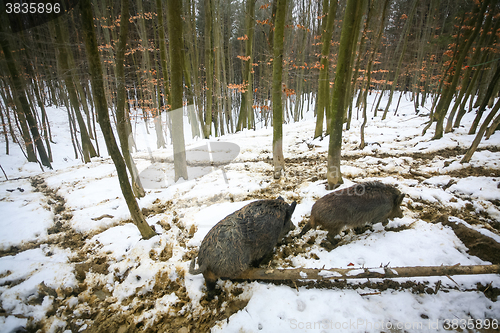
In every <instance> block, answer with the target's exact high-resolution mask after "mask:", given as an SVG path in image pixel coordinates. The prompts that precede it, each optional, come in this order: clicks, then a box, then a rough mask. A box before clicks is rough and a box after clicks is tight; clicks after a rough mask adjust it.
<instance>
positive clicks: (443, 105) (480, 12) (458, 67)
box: [433, 0, 489, 139]
mask: <svg viewBox="0 0 500 333" xmlns="http://www.w3.org/2000/svg"><path fill="white" fill-rule="evenodd" d="M488 4H489V0H483V2H482V5H481V7H480V9H478V8H477V7H476V10H475V12H474V14H475V15H474V18H473V19H472V20H471V23H470V26H471V27H472V26H473V27H474V30H473V31H472V33H467V42H465V41H464V42H463V43H461V45H460V46H459V48H458V51H457V53H456V63H455V65H454V71H452V72H454V74H451V73H452V72H450V74H449V78H448V82H449V83H450V84H449V85H445V88H444V89H443V92H442V93H441V98H440V100H439V103H438V104H437V107H436V112H435V116H434V117H435V120H436V132H435V133H434V137H433V139H439V138H441V137H443V123H444V118H445V116H446V113H447V112H448V108H449V106H450V103H451V100H452V99H453V94H454V93H455V91H456V87H457V85H458V82H459V80H460V74H461V73H462V64H463V62H464V60H465V57H466V56H467V54H468V52H469V49H470V47H471V46H472V43H473V42H474V40H475V39H476V37H477V35H478V34H479V31H480V29H481V25H482V22H483V18H484V17H483V16H484V13H485V11H486V8H487V7H488ZM453 60H455V57H454V59H453ZM450 70H451V69H450Z"/></svg>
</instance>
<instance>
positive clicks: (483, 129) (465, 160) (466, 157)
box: [460, 67, 500, 163]
mask: <svg viewBox="0 0 500 333" xmlns="http://www.w3.org/2000/svg"><path fill="white" fill-rule="evenodd" d="M499 68H500V67H499ZM482 107H483V105H481V108H482ZM498 109H500V99H498V101H497V103H496V104H495V106H494V107H493V109H492V110H491V111H490V113H489V114H488V116H487V117H486V119H485V120H484V122H483V124H482V125H481V128H480V129H479V132H477V134H476V137H475V138H474V141H473V142H472V145H471V146H470V148H469V149H468V150H467V152H466V153H465V155H464V157H463V158H462V160H461V161H460V163H468V162H469V161H470V159H471V158H472V154H474V152H475V151H476V149H477V146H479V142H481V139H482V138H483V135H484V133H485V132H486V128H487V127H488V125H489V124H490V122H491V120H492V119H493V117H494V116H495V114H496V113H497V112H498Z"/></svg>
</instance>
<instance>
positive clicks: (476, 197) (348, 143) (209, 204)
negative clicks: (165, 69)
mask: <svg viewBox="0 0 500 333" xmlns="http://www.w3.org/2000/svg"><path fill="white" fill-rule="evenodd" d="M374 97H375V96H374V95H372V96H370V98H374ZM312 105H313V104H312ZM47 112H48V115H49V119H50V120H51V126H52V133H53V136H54V141H55V142H56V143H55V144H53V145H52V151H53V154H54V162H53V167H54V169H53V170H43V171H42V170H41V169H40V166H39V165H38V164H35V163H27V162H26V161H25V159H24V157H23V156H22V153H21V152H20V151H18V150H16V147H12V145H11V155H8V156H7V155H5V154H4V151H3V150H2V152H1V155H0V156H1V159H2V162H1V164H2V167H3V169H4V170H5V172H6V173H7V175H8V177H9V179H10V180H5V177H4V176H3V175H2V176H1V178H0V180H1V181H0V211H1V212H2V215H3V218H2V219H1V220H0V228H1V229H0V230H1V231H0V250H2V251H9V250H12V253H11V252H5V254H4V255H3V256H2V257H0V302H1V304H2V309H3V310H4V311H5V312H6V316H0V331H2V332H13V331H15V329H16V328H18V327H24V326H26V325H27V323H28V321H29V320H34V321H35V322H44V320H45V322H44V324H43V325H45V326H44V327H45V329H46V330H47V331H54V332H55V331H64V330H69V329H70V324H69V323H70V320H72V319H71V318H70V316H69V315H68V311H69V312H71V313H72V316H76V317H73V319H74V318H77V317H78V316H81V318H78V319H76V320H73V321H72V325H77V326H78V327H79V330H80V331H82V330H85V329H86V328H88V327H90V326H91V325H92V324H93V322H92V320H91V319H88V317H86V316H85V315H84V314H86V313H89V311H92V309H91V305H90V304H91V302H92V297H94V298H95V297H98V298H100V299H102V301H103V303H107V304H110V305H109V309H108V310H107V311H116V312H119V311H123V312H124V311H130V310H131V309H134V308H137V307H139V306H140V303H141V302H143V298H141V297H143V296H145V297H151V296H150V295H152V294H153V295H154V292H155V290H156V289H155V288H160V289H161V288H166V287H165V286H164V285H163V284H162V283H166V284H168V283H177V284H179V285H180V286H181V287H183V288H185V293H186V295H187V297H188V298H189V300H190V301H189V302H187V303H186V302H184V300H183V299H181V298H180V297H179V292H178V291H177V292H173V291H165V292H164V293H163V294H161V295H160V296H158V297H157V298H155V299H153V300H152V302H153V303H154V305H153V306H151V307H148V308H144V309H143V310H142V311H141V312H138V313H137V314H136V316H135V317H134V318H132V319H130V320H131V321H134V322H135V323H137V322H144V323H145V327H151V326H154V325H155V323H156V322H157V321H158V320H160V319H161V318H163V316H165V315H166V314H170V315H178V314H183V313H185V314H187V313H192V314H193V315H200V314H204V313H210V311H215V310H214V309H211V308H210V307H208V308H207V307H204V306H203V305H202V298H203V297H204V295H205V285H204V279H203V276H202V275H191V274H189V273H187V270H188V267H189V262H190V260H189V259H186V255H187V254H188V253H189V252H192V251H194V252H196V251H197V250H198V248H199V246H200V244H201V242H202V240H203V238H204V236H205V235H206V234H207V233H208V231H209V230H210V229H211V228H212V227H213V226H214V225H215V224H216V223H217V222H218V221H220V220H221V219H222V218H224V217H225V216H227V215H229V214H231V213H233V212H234V211H236V210H238V209H240V208H241V207H243V206H245V205H247V204H248V203H250V202H252V201H253V200H255V198H256V197H247V196H249V195H251V194H255V193H257V194H258V193H264V192H266V191H268V192H269V193H270V196H271V197H277V196H278V195H281V196H282V197H283V198H284V199H285V200H286V201H287V202H291V201H293V200H298V199H299V198H300V199H299V200H298V201H299V202H298V204H297V207H296V209H295V212H294V215H293V217H292V222H293V223H294V225H295V226H298V225H299V223H301V222H303V221H308V218H309V215H310V212H311V207H312V205H313V204H314V202H315V201H316V200H317V199H318V198H320V197H322V196H324V195H325V194H327V193H330V191H328V190H326V188H325V179H324V178H322V175H324V173H325V172H326V165H324V163H321V162H319V161H318V162H317V163H315V164H311V165H308V166H307V167H305V168H302V169H300V168H295V169H294V168H292V167H290V168H288V167H287V169H286V170H285V175H284V177H283V178H282V179H281V180H278V181H275V180H273V179H272V170H273V168H272V165H271V164H270V163H268V161H267V159H272V148H271V147H272V145H271V144H272V128H271V127H267V128H266V127H262V128H259V129H257V130H243V131H241V132H239V133H236V134H231V135H225V136H222V137H217V138H211V139H210V140H200V139H199V138H192V136H191V134H190V133H191V126H190V125H189V124H188V123H187V121H186V120H185V122H184V126H185V127H184V128H185V130H186V152H187V157H188V161H189V162H190V163H191V164H190V166H189V168H188V173H189V179H187V180H183V179H181V180H179V181H177V182H174V180H173V178H174V174H173V163H172V156H173V150H172V147H171V146H170V145H169V146H167V147H166V148H159V149H157V148H154V147H156V138H155V135H154V131H153V130H151V131H150V134H148V133H147V132H146V130H145V125H144V123H142V122H138V123H137V124H134V125H133V127H135V128H136V132H135V135H134V136H135V139H136V140H137V146H138V149H139V150H138V151H137V152H135V153H134V159H135V161H136V163H137V167H138V169H139V172H140V176H141V179H142V181H143V185H144V187H145V189H146V192H147V193H146V197H144V198H141V199H140V200H138V202H139V205H140V207H141V208H148V207H152V206H154V205H155V204H156V203H157V202H160V203H170V204H169V205H167V208H166V209H165V210H164V211H163V212H161V213H160V214H156V215H155V214H153V215H150V216H147V218H146V220H147V222H148V223H149V224H150V225H152V226H154V228H155V230H156V231H157V232H158V235H157V236H155V237H153V238H151V239H149V240H143V239H141V236H140V233H139V231H138V229H137V228H136V227H135V226H134V225H133V224H132V223H127V222H126V220H127V219H130V215H129V212H128V209H127V205H126V204H125V201H124V200H123V197H122V194H121V191H120V187H119V183H118V179H117V175H116V171H115V169H114V165H113V163H112V161H111V159H110V158H109V157H108V156H107V155H106V151H105V145H104V141H103V139H102V136H101V135H100V132H99V131H98V140H99V147H100V149H101V155H102V156H103V157H98V158H94V159H93V160H92V163H88V164H83V163H82V162H81V161H80V160H77V159H74V153H73V148H72V146H71V143H70V142H71V141H70V138H69V133H68V130H67V127H68V125H67V120H66V119H67V118H66V117H67V116H66V110H64V109H63V108H55V107H47ZM486 114H487V113H486V112H485V116H486ZM474 116H475V115H474V114H473V113H468V114H466V115H465V116H464V118H463V125H464V126H463V127H460V128H458V129H456V131H454V132H452V133H446V134H445V135H444V137H443V138H442V139H440V140H431V139H432V128H430V129H429V130H428V131H427V133H426V134H425V135H424V136H421V132H422V129H423V128H424V126H425V122H426V120H427V118H426V117H422V116H421V115H420V116H416V115H415V114H414V112H413V103H412V102H411V101H408V100H406V98H405V97H403V98H402V99H401V106H400V110H399V111H398V115H397V116H394V115H392V114H391V115H390V116H389V117H388V119H387V120H385V121H382V120H381V119H380V117H376V118H374V119H369V121H368V124H367V127H366V133H365V135H366V140H367V146H366V147H365V148H364V149H363V150H359V149H358V148H357V147H358V145H359V126H360V123H361V120H357V119H355V116H354V119H353V122H352V128H351V129H350V130H349V131H345V132H344V133H343V137H344V144H343V156H345V157H346V159H343V161H342V169H341V171H342V174H343V176H344V184H343V185H342V188H344V187H349V186H351V185H353V184H355V183H357V182H360V181H369V180H379V181H382V182H384V183H387V184H393V185H396V186H398V188H399V189H400V190H401V191H402V192H403V193H405V194H406V197H405V199H404V201H403V205H402V209H403V212H404V215H405V216H404V217H403V218H395V219H393V220H391V221H390V222H389V224H388V225H387V226H385V227H384V226H383V225H382V223H376V224H375V225H374V226H373V228H372V230H368V231H365V232H364V233H362V234H358V235H356V234H354V233H352V232H345V233H344V234H343V235H342V237H339V239H341V243H340V245H339V246H338V247H336V248H334V249H333V250H328V249H326V248H325V247H324V246H323V245H322V242H323V241H325V237H326V232H325V231H322V230H312V231H309V232H308V233H307V234H306V235H305V236H304V237H303V238H302V239H299V238H295V239H294V240H293V241H294V242H296V244H297V245H298V246H304V245H305V244H306V242H307V241H308V240H310V237H311V236H312V235H315V236H316V238H315V239H314V240H313V244H312V245H310V246H309V247H307V251H305V252H302V253H297V254H294V255H292V256H289V257H287V258H286V260H276V261H274V262H273V263H274V265H275V266H276V267H279V268H290V267H296V268H317V269H325V270H326V269H329V268H347V267H351V266H353V267H354V268H358V269H357V270H355V271H352V272H351V273H350V274H354V275H355V274H356V272H361V271H363V270H364V269H365V268H372V271H378V270H380V267H384V266H388V267H404V266H440V265H456V264H461V265H481V264H489V262H487V261H483V260H481V259H480V258H478V257H476V256H474V255H471V254H469V253H468V249H467V247H466V245H465V244H464V243H462V241H461V240H460V239H459V238H458V237H457V236H456V235H455V233H454V232H453V230H452V229H451V228H450V227H449V226H445V225H443V224H442V223H429V222H428V221H426V220H423V219H421V218H420V217H419V215H418V212H417V211H416V210H415V209H417V208H419V209H425V208H426V207H427V206H432V207H438V208H439V207H441V208H443V209H448V210H451V211H453V209H455V210H458V211H460V210H462V209H465V208H466V207H469V208H470V207H472V212H471V214H475V216H477V217H478V219H482V221H483V222H484V223H483V224H470V223H467V222H466V221H464V220H463V219H461V218H460V217H459V216H449V218H448V220H449V221H450V222H455V223H462V224H464V225H466V226H467V227H469V228H471V229H474V230H477V231H479V232H480V233H482V234H483V235H486V236H488V237H490V238H492V239H494V240H496V241H497V242H500V235H499V233H498V230H495V229H493V228H491V227H487V226H486V224H487V222H488V221H489V222H498V221H499V220H500V210H499V207H498V200H500V190H499V188H498V184H499V182H500V179H498V178H497V177H494V176H491V177H490V176H487V175H481V176H478V175H470V176H463V177H458V176H456V175H455V174H454V173H452V172H457V171H460V170H462V171H463V172H466V171H464V170H467V168H469V167H474V168H485V169H488V168H489V169H498V166H499V163H500V153H499V152H496V151H491V150H488V149H487V148H488V147H498V146H499V145H500V133H498V131H497V132H496V133H494V134H493V135H492V136H491V137H490V139H489V140H483V141H482V142H481V144H480V145H479V149H480V150H479V151H477V152H476V153H475V154H474V155H473V157H472V159H471V161H470V163H466V164H461V163H460V158H461V157H462V156H461V155H457V156H452V157H447V158H443V157H441V156H439V153H438V151H439V150H441V149H449V148H457V147H460V148H467V147H468V146H469V145H470V144H471V143H472V140H473V139H474V136H473V135H468V134H467V130H468V125H469V124H470V123H471V122H472V120H473V119H474ZM150 125H151V126H152V124H150ZM314 128H315V118H314V115H313V113H312V108H311V111H310V112H308V113H306V114H305V120H302V121H300V122H298V123H288V124H285V125H284V155H285V158H290V159H292V158H295V157H300V158H304V159H305V160H307V159H308V158H310V159H311V160H314V159H315V158H316V157H318V156H324V155H325V154H326V152H327V150H328V137H326V138H316V139H312V136H313V133H314ZM167 142H170V139H169V138H167ZM414 153H419V154H428V155H427V159H425V160H417V159H416V158H415V157H412V154H414ZM434 153H435V154H436V155H435V156H432V154H434ZM349 157H353V158H354V157H356V158H355V159H349ZM210 162H216V166H215V167H212V166H210V164H209V163H210ZM410 169H411V170H418V171H419V172H420V173H423V174H428V175H429V177H426V178H422V179H420V178H415V177H405V176H406V175H409V173H410ZM309 174H310V175H311V176H307V177H305V176H304V175H309ZM33 176H41V177H42V178H43V179H44V180H45V183H46V185H47V186H48V187H49V188H51V189H54V190H55V191H57V194H58V195H60V196H62V197H63V198H64V199H65V208H66V211H68V212H71V214H72V218H71V219H69V220H67V221H65V222H63V224H64V225H65V226H66V227H68V228H69V229H71V230H73V231H74V232H75V233H77V235H81V237H80V236H78V237H80V238H81V244H82V245H81V246H80V248H75V247H72V246H70V245H68V246H66V247H65V246H63V245H61V244H62V242H63V240H64V239H62V238H57V237H59V236H57V235H58V234H57V233H56V234H52V233H49V229H50V228H51V227H53V226H54V225H55V222H56V221H55V220H56V217H57V216H56V213H55V212H54V211H53V209H52V204H51V203H50V202H49V201H50V199H48V197H47V196H46V195H45V194H44V193H42V192H36V191H35V188H34V187H33V186H32V185H31V184H30V180H29V179H28V178H27V177H33ZM313 176H316V178H314V177H313ZM298 181H300V182H298ZM8 190H9V191H8ZM10 190H12V191H10ZM495 202H496V203H495ZM469 208H467V209H469ZM484 216H487V217H489V219H490V220H488V218H484ZM396 229H397V230H396ZM399 229H401V230H399ZM298 232H299V230H298V229H296V230H295V231H293V233H298ZM64 241H66V240H64ZM166 248H169V249H170V250H171V253H170V254H169V255H167V256H166V257H165V259H160V258H161V254H162V251H164V249H166ZM99 258H101V259H99ZM98 260H104V261H105V263H106V265H105V266H102V268H101V269H98V268H95V269H90V270H89V271H87V272H86V273H85V276H84V284H83V283H82V282H83V281H81V280H79V279H78V278H79V277H78V272H77V270H78V269H77V267H78V265H83V264H93V263H96V262H97V261H98ZM377 269H378V270H377ZM319 274H320V276H323V277H325V278H328V277H338V275H335V273H331V272H327V271H321V272H320V273H319ZM301 277H302V278H304V279H307V275H306V274H305V273H301ZM393 280H394V281H396V282H398V283H404V282H405V281H408V280H411V281H415V283H424V284H426V287H427V288H430V289H432V290H434V289H435V288H437V287H439V288H440V290H439V291H438V292H437V293H415V292H412V290H411V289H409V288H406V289H405V288H401V289H398V290H396V289H387V290H382V291H378V290H376V289H370V288H369V287H360V288H358V289H355V288H330V289H328V288H309V287H297V288H293V287H289V286H286V285H274V284H270V283H264V282H240V283H236V282H231V281H219V282H218V286H219V287H220V288H221V289H223V290H225V291H226V292H228V293H229V292H230V291H231V290H233V289H237V288H240V289H241V293H240V294H239V295H238V296H237V298H238V299H241V300H245V301H248V304H246V306H245V307H244V308H243V309H241V310H239V311H237V312H236V313H234V314H233V315H231V316H230V317H229V318H227V319H224V320H221V321H218V322H217V323H215V324H214V327H213V328H212V332H224V333H227V332H290V331H293V332H320V331H325V332H328V331H330V330H331V331H334V330H335V331H339V332H366V331H390V330H391V329H393V328H397V329H399V328H402V329H401V330H400V331H403V330H404V331H405V332H420V331H441V332H444V331H445V330H444V328H443V324H444V323H445V322H446V320H453V319H468V318H474V319H486V318H490V319H494V318H497V319H498V314H499V313H500V304H499V302H498V301H497V302H494V301H492V300H491V299H489V298H487V297H486V296H485V295H484V293H482V292H480V291H478V290H477V289H476V287H477V284H478V283H481V284H483V285H490V287H491V288H500V277H499V276H498V275H494V274H490V275H464V276H453V280H451V278H448V277H427V278H413V279H404V278H395V279H393ZM165 281H166V282H165ZM366 281H367V280H366V279H364V280H363V279H359V280H352V281H350V282H349V283H348V284H356V283H364V282H366ZM373 281H375V282H376V281H382V280H381V279H373ZM82 285H84V287H82ZM82 288H84V289H83V290H82ZM71 290H74V291H75V293H74V294H72V293H71V292H70V291H71ZM148 295H149V296H148ZM54 307H56V309H54ZM54 313H56V315H54ZM48 316H50V318H48ZM28 318H30V319H29V320H28Z"/></svg>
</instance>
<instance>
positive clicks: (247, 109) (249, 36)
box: [236, 0, 256, 131]
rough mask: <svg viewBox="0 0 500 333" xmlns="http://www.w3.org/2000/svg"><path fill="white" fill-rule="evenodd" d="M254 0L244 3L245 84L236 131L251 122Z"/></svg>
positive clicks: (249, 124)
mask: <svg viewBox="0 0 500 333" xmlns="http://www.w3.org/2000/svg"><path fill="white" fill-rule="evenodd" d="M255 1H256V0H247V3H246V16H245V20H246V22H245V27H246V40H245V58H244V59H243V60H242V61H243V85H244V86H246V87H245V90H244V91H243V93H242V94H241V108H240V115H239V117H238V125H237V127H236V131H241V130H242V129H243V128H245V127H247V128H251V126H252V124H251V123H249V120H250V118H249V116H250V113H251V112H253V110H252V105H253V98H252V96H253V87H252V80H253V75H252V72H253V68H252V63H253V54H252V44H253V33H254V31H255V18H254V15H255Z"/></svg>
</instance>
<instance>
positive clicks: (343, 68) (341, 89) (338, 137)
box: [326, 0, 362, 190]
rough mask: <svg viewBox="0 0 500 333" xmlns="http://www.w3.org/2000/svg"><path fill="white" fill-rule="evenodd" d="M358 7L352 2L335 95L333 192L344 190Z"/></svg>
mask: <svg viewBox="0 0 500 333" xmlns="http://www.w3.org/2000/svg"><path fill="white" fill-rule="evenodd" d="M358 6H362V2H360V1H358V0H348V1H347V6H346V9H345V13H344V20H343V23H342V33H341V35H340V48H339V56H338V61H337V72H336V75H335V85H334V88H333V94H332V119H331V126H330V129H331V130H330V142H329V145H328V156H327V173H326V178H327V180H328V188H329V189H330V190H332V189H335V188H336V187H338V186H340V184H342V183H343V182H344V181H343V180H342V173H341V171H340V157H341V149H342V124H343V122H344V111H345V108H346V105H347V103H346V100H345V99H346V96H347V94H346V93H347V89H349V88H350V78H351V71H352V69H351V66H350V64H351V57H352V53H353V52H352V50H353V47H354V37H355V36H356V31H355V29H356V27H355V22H356V13H357V12H358V13H361V14H362V11H358Z"/></svg>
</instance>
